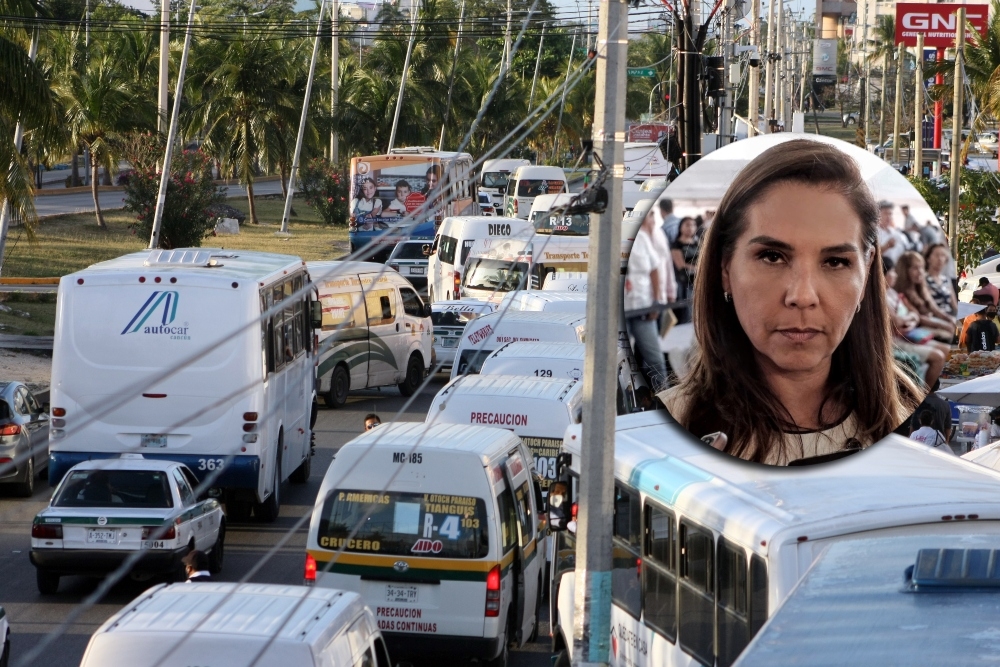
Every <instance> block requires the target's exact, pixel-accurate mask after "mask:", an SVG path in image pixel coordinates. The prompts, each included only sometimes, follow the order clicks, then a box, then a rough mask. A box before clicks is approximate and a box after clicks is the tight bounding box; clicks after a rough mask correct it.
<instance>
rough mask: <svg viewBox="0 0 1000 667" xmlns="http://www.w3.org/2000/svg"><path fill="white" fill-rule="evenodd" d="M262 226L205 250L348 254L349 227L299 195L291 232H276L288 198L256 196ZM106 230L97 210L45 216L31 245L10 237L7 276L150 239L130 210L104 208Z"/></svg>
mask: <svg viewBox="0 0 1000 667" xmlns="http://www.w3.org/2000/svg"><path fill="white" fill-rule="evenodd" d="M225 203H226V204H228V205H230V206H233V207H234V208H238V209H239V210H241V211H243V212H244V213H245V212H246V211H247V208H248V207H247V200H246V198H245V197H233V198H230V199H227V200H226V202H225ZM255 203H256V205H257V217H258V219H259V220H260V224H259V225H251V224H250V223H249V221H247V222H245V223H244V224H243V225H241V226H240V233H239V234H238V235H236V236H209V237H208V238H206V239H205V240H204V241H203V242H202V246H204V247H206V248H220V247H221V248H225V249H227V250H254V251H259V252H275V253H281V254H285V255H297V256H299V257H301V258H302V259H304V260H307V261H308V260H316V259H336V258H337V257H341V256H343V255H345V254H347V248H348V240H347V227H346V226H344V227H328V226H326V225H324V224H323V222H322V220H321V219H320V217H319V215H318V214H317V213H316V211H315V210H314V209H312V208H311V207H309V206H307V205H306V203H305V202H304V201H302V200H301V199H296V200H295V202H294V206H293V208H294V209H295V212H296V213H297V214H298V215H297V216H293V217H292V219H291V222H290V224H289V231H290V232H291V233H292V236H291V237H289V238H280V237H277V236H275V235H274V233H275V232H276V231H278V230H279V229H280V226H281V214H282V211H283V209H284V201H282V200H280V199H263V198H257V200H256V202H255ZM104 218H105V221H106V222H107V223H108V229H107V230H101V229H98V227H97V222H96V220H95V218H94V214H93V213H79V214H71V215H60V216H53V217H51V218H45V219H44V220H42V221H41V222H40V224H39V225H38V227H37V229H36V234H35V236H36V238H37V240H36V242H35V243H28V242H27V240H26V239H25V238H24V236H23V234H21V233H20V231H21V230H19V229H17V228H14V229H12V230H11V233H10V236H9V238H8V240H7V258H6V260H5V262H4V267H3V275H4V276H6V277H23V278H34V277H47V276H63V275H66V274H68V273H73V272H74V271H79V270H80V269H83V268H85V267H87V266H90V265H91V264H94V263H96V262H102V261H104V260H108V259H113V258H115V257H119V256H121V255H124V254H126V253H130V252H136V251H139V250H142V249H144V248H145V247H146V245H147V244H148V243H149V239H148V238H144V237H142V238H140V237H139V236H137V235H136V234H134V233H133V232H132V230H131V229H129V223H131V222H132V221H133V220H134V219H135V218H134V215H133V214H132V213H128V212H126V211H121V210H117V211H105V213H104Z"/></svg>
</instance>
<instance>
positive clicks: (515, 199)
mask: <svg viewBox="0 0 1000 667" xmlns="http://www.w3.org/2000/svg"><path fill="white" fill-rule="evenodd" d="M513 200H514V213H517V197H513Z"/></svg>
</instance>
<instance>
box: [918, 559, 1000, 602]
mask: <svg viewBox="0 0 1000 667" xmlns="http://www.w3.org/2000/svg"><path fill="white" fill-rule="evenodd" d="M905 579H906V584H907V588H908V589H909V590H911V591H914V592H919V591H942V590H949V589H951V590H954V589H956V588H989V589H1000V549H921V550H920V551H918V552H917V560H916V562H915V563H914V564H913V565H912V566H910V567H908V568H906V573H905Z"/></svg>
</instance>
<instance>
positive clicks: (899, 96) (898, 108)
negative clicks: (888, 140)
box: [892, 42, 906, 165]
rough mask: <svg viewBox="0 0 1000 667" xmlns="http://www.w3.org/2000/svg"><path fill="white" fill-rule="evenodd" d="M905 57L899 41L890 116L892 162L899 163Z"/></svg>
mask: <svg viewBox="0 0 1000 667" xmlns="http://www.w3.org/2000/svg"><path fill="white" fill-rule="evenodd" d="M905 57H906V47H905V46H903V43H902V42H900V43H899V48H897V49H896V100H895V104H893V118H892V163H893V164H894V165H896V164H899V125H900V123H899V121H900V120H901V117H902V115H903V59H904V58H905Z"/></svg>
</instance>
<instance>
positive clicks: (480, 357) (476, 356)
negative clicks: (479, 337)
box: [458, 347, 493, 376]
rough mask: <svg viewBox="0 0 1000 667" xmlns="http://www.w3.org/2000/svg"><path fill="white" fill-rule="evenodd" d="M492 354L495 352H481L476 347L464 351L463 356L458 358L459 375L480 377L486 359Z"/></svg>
mask: <svg viewBox="0 0 1000 667" xmlns="http://www.w3.org/2000/svg"><path fill="white" fill-rule="evenodd" d="M492 352H493V350H479V349H476V348H474V347H470V348H466V349H464V350H462V354H461V355H460V356H459V357H458V374H459V375H460V376H461V375H478V374H479V371H481V370H482V369H483V364H484V363H485V362H486V357H488V356H490V354H491V353H492Z"/></svg>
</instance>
